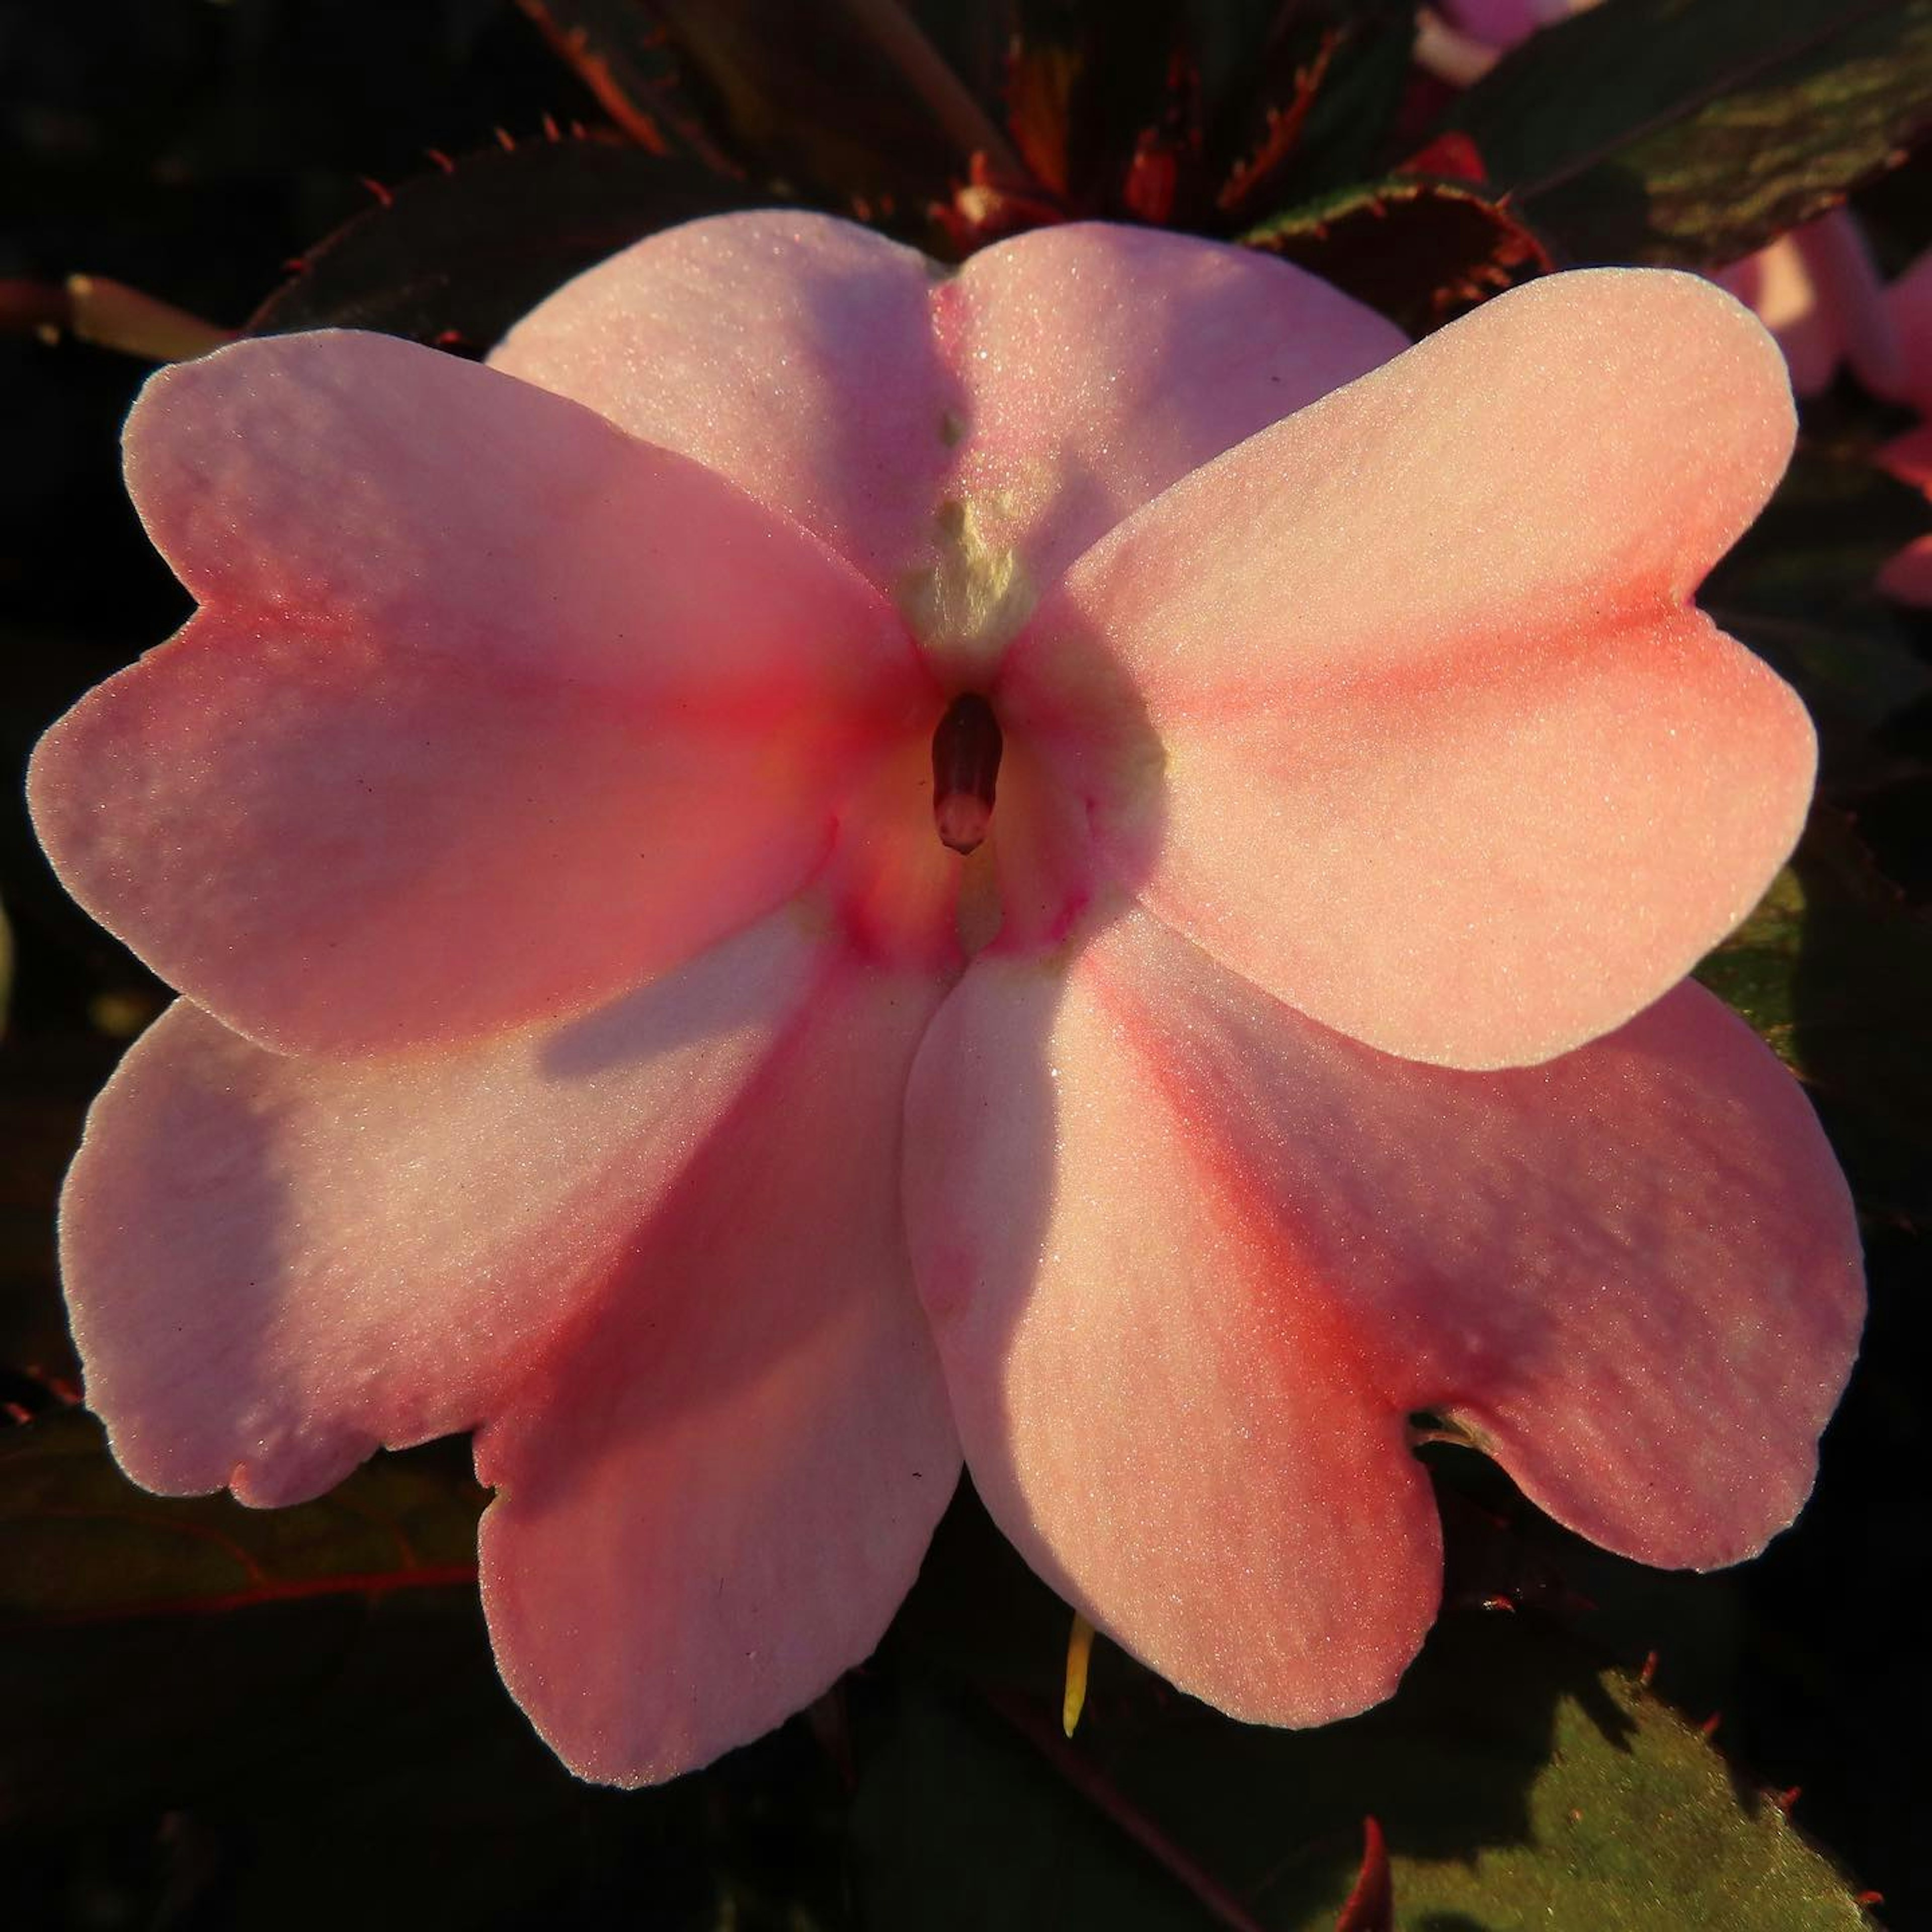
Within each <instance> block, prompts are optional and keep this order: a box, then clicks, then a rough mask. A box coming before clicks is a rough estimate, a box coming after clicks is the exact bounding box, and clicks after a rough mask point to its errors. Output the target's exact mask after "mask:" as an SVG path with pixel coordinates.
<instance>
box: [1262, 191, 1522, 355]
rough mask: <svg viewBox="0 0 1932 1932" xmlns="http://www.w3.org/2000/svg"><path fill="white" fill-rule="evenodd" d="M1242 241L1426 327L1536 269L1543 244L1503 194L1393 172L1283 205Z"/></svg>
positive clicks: (1404, 322) (1422, 331) (1409, 325)
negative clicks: (1302, 203) (1298, 204)
mask: <svg viewBox="0 0 1932 1932" xmlns="http://www.w3.org/2000/svg"><path fill="white" fill-rule="evenodd" d="M1241 239H1242V240H1243V241H1244V242H1248V243H1249V244H1250V245H1252V246H1253V247H1255V248H1265V249H1267V250H1268V251H1270V252H1271V254H1278V255H1281V256H1283V257H1286V259H1287V260H1289V261H1292V262H1295V263H1299V264H1300V266H1302V267H1303V268H1304V269H1312V270H1313V272H1315V273H1316V275H1321V276H1322V277H1324V278H1326V279H1327V280H1328V281H1331V282H1333V283H1334V284H1336V285H1337V287H1340V288H1343V289H1346V290H1348V292H1349V294H1351V295H1352V296H1355V298H1356V299H1358V301H1361V302H1367V304H1368V305H1370V307H1371V308H1377V309H1379V310H1381V311H1382V314H1385V315H1386V316H1388V317H1391V318H1393V319H1394V320H1395V321H1396V322H1397V323H1400V324H1401V326H1403V328H1405V329H1407V330H1409V332H1410V333H1411V334H1412V335H1426V334H1427V332H1429V331H1430V329H1438V328H1440V327H1441V326H1442V324H1443V323H1445V322H1448V321H1450V320H1453V319H1454V317H1456V316H1457V315H1460V314H1462V313H1463V311H1464V310H1466V309H1467V308H1471V307H1472V306H1473V305H1475V304H1476V303H1477V302H1481V301H1484V300H1485V299H1487V297H1489V296H1493V295H1496V294H1498V293H1500V292H1501V291H1502V290H1504V289H1506V288H1508V287H1511V286H1512V285H1513V284H1515V283H1517V282H1520V281H1529V279H1530V278H1532V277H1533V276H1535V275H1541V274H1542V273H1543V272H1544V271H1545V270H1546V269H1548V268H1549V267H1550V255H1549V251H1547V249H1546V248H1544V245H1543V244H1542V242H1541V241H1540V240H1539V239H1538V237H1537V236H1536V235H1535V233H1533V232H1532V230H1531V229H1529V227H1528V226H1526V225H1525V224H1524V223H1523V222H1522V221H1520V220H1518V219H1517V217H1516V215H1515V214H1514V213H1513V212H1512V211H1511V209H1510V208H1508V206H1507V205H1505V204H1504V203H1503V202H1499V201H1494V200H1491V199H1489V198H1488V197H1487V196H1485V195H1484V194H1481V193H1478V192H1477V191H1476V190H1475V189H1473V188H1471V187H1468V186H1467V185H1466V184H1463V183H1462V182H1460V181H1432V180H1428V179H1425V178H1421V177H1419V176H1416V175H1394V176H1391V178H1388V179H1387V180H1384V181H1378V182H1375V183H1373V184H1370V186H1368V187H1361V188H1355V189H1350V190H1346V191H1345V192H1343V193H1340V194H1337V195H1333V196H1330V197H1329V198H1328V199H1326V200H1325V201H1321V202H1314V203H1312V204H1310V205H1308V206H1307V207H1304V208H1296V209H1293V210H1291V211H1289V213H1287V214H1283V215H1279V216H1277V217H1275V218H1274V220H1271V221H1268V222H1264V223H1262V224H1261V225H1260V226H1258V227H1255V228H1252V229H1250V230H1249V231H1248V232H1247V234H1245V235H1244V236H1242V237H1241Z"/></svg>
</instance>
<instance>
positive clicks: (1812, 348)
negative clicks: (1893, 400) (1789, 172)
mask: <svg viewBox="0 0 1932 1932" xmlns="http://www.w3.org/2000/svg"><path fill="white" fill-rule="evenodd" d="M1712 280H1713V281H1715V282H1716V283H1717V284H1718V286H1719V287H1721V288H1723V289H1725V290H1729V292H1730V293H1731V294H1733V295H1734V296H1736V297H1737V299H1739V301H1740V302H1742V303H1744V304H1745V306H1746V307H1747V308H1750V309H1751V311H1753V312H1754V314H1756V315H1757V318H1758V320H1760V322H1762V323H1763V324H1764V326H1766V328H1767V329H1769V330H1770V331H1771V332H1772V335H1773V336H1774V337H1775V338H1777V341H1778V347H1780V348H1781V349H1782V350H1784V359H1785V361H1786V362H1787V364H1788V365H1790V370H1791V386H1792V388H1793V390H1794V391H1796V393H1797V394H1798V395H1801V396H1817V395H1823V393H1824V392H1825V391H1826V390H1827V389H1829V388H1830V387H1831V386H1832V380H1833V379H1834V377H1836V375H1837V374H1838V365H1839V364H1840V363H1841V362H1844V363H1846V364H1848V365H1849V367H1850V368H1851V369H1852V372H1853V373H1854V374H1855V375H1856V376H1857V377H1858V380H1859V381H1860V382H1861V383H1863V384H1864V386H1865V387H1866V388H1867V389H1869V390H1870V391H1871V392H1872V393H1873V395H1879V396H1895V395H1897V394H1898V393H1899V391H1900V386H1902V384H1903V381H1904V370H1903V364H1902V361H1901V359H1900V350H1899V344H1898V338H1897V331H1896V329H1894V326H1893V324H1892V321H1891V317H1890V315H1889V314H1888V312H1887V308H1886V303H1885V290H1884V287H1883V285H1882V284H1881V283H1880V281H1879V276H1878V270H1877V269H1876V267H1875V266H1873V262H1872V259H1871V255H1870V251H1869V250H1867V248H1866V246H1865V244H1864V236H1862V235H1861V233H1859V230H1858V223H1856V221H1855V220H1853V219H1852V216H1851V214H1850V213H1849V211H1847V210H1846V209H1844V208H1833V209H1832V211H1830V212H1829V214H1823V215H1820V217H1818V219H1817V220H1815V221H1811V222H1807V223H1805V225H1804V226H1802V227H1801V228H1794V229H1791V230H1790V233H1787V234H1784V235H1781V236H1779V237H1778V239H1777V240H1776V241H1775V242H1772V243H1770V244H1769V245H1768V246H1766V247H1765V248H1760V249H1759V250H1758V251H1757V253H1756V254H1752V255H1748V256H1746V257H1745V258H1744V260H1742V261H1739V262H1733V263H1731V264H1730V266H1728V267H1727V268H1724V269H1720V270H1718V272H1717V273H1716V274H1715V275H1714V276H1713V277H1712Z"/></svg>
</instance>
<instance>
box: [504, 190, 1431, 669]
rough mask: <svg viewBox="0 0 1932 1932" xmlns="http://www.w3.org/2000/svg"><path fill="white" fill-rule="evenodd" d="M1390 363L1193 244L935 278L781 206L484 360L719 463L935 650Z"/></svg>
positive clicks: (611, 280)
mask: <svg viewBox="0 0 1932 1932" xmlns="http://www.w3.org/2000/svg"><path fill="white" fill-rule="evenodd" d="M1402 346H1403V338H1402V335H1400V332H1399V331H1397V329H1394V327H1393V326H1391V324H1389V323H1387V322H1385V321H1384V320H1382V318H1381V317H1379V316H1378V315H1376V314H1374V312H1373V311H1371V310H1369V309H1367V308H1363V307H1362V306H1361V305H1360V304H1359V303H1357V302H1352V301H1351V300H1350V299H1349V298H1348V297H1346V296H1343V295H1342V294H1340V293H1339V292H1337V290H1334V289H1332V288H1331V287H1328V284H1325V283H1323V282H1321V281H1317V280H1316V278H1314V277H1313V276H1310V275H1306V274H1304V273H1303V272H1301V270H1299V269H1293V268H1291V267H1289V266H1287V265H1286V263H1280V262H1277V261H1274V260H1268V259H1267V258H1265V257H1261V256H1258V255H1256V254H1254V253H1253V251H1249V250H1246V249H1239V248H1230V247H1226V246H1223V245H1219V244H1217V243H1213V242H1202V241H1199V240H1198V239H1193V238H1191V237H1187V236H1175V235H1169V234H1162V233H1156V232H1154V231H1151V230H1145V229H1127V228H1118V227H1110V226H1104V225H1101V224H1097V223H1072V224H1068V225H1066V226H1059V227H1055V228H1050V229H1041V230H1039V231H1037V232H1035V233H1031V234H1028V235H1023V236H1017V237H1016V238H1015V239H1013V240H1011V241H1009V242H1001V243H1000V244H999V245H997V246H995V247H994V248H989V249H986V250H985V251H983V252H982V253H980V254H977V255H976V256H974V257H973V258H972V260H970V261H969V262H968V263H966V265H965V267H964V268H963V269H961V270H959V272H957V273H956V274H954V275H946V274H944V272H941V271H938V270H937V269H935V267H934V266H933V265H932V263H929V262H928V261H926V259H925V258H924V257H922V256H920V255H918V254H915V253H914V252H913V251H911V250H910V249H907V248H901V247H899V246H898V245H897V244H895V243H892V242H887V241H886V240H884V239H882V238H880V237H879V236H875V235H871V234H869V233H866V232H865V230H863V229H856V228H853V226H850V224H849V223H844V222H841V221H836V220H832V219H831V218H830V217H827V216H823V215H814V214H799V213H796V212H795V211H776V210H773V211H766V212H759V213H751V214H728V215H720V216H717V217H714V218H712V219H711V220H705V221H698V222H693V223H690V224H688V226H684V227H682V228H677V229H671V230H670V231H668V232H667V233H664V234H662V235H658V236H652V238H650V239H649V240H647V241H645V242H640V243H639V244H638V245H637V246H636V247H635V248H631V249H629V250H628V251H625V253H624V254H621V255H619V256H617V257H614V258H613V260H610V261H609V262H607V263H604V264H602V265H601V266H599V267H598V268H596V269H592V270H591V271H590V272H589V273H587V274H586V275H582V276H580V277H579V278H577V280H576V281H574V282H572V283H571V284H569V285H568V287H565V288H564V289H563V290H560V291H559V293H557V294H556V295H555V296H552V297H551V298H550V300H548V301H547V302H544V304H543V305H541V307H540V308H538V309H537V310H536V311H535V312H534V313H533V314H531V315H530V316H529V317H526V319H525V320H523V322H522V323H520V324H519V325H518V326H517V328H516V329H514V330H512V331H511V333H510V335H508V338H506V339H505V341H504V342H503V343H502V345H501V346H500V347H499V348H498V349H497V350H496V353H495V354H494V355H493V357H492V361H493V362H494V363H495V365H496V366H497V367H498V368H502V369H506V370H508V371H512V372H513V373H514V374H518V375H520V376H523V377H527V378H528V379H529V380H531V381H532V382H535V383H541V384H542V385H544V386H545V387H546V388H548V389H554V390H556V392H558V393H559V394H560V395H566V396H569V397H571V398H574V399H575V400H577V401H579V402H582V403H584V404H588V405H589V406H590V407H592V408H594V409H596V410H598V411H600V412H601V413H603V414H604V415H605V416H608V417H609V418H610V419H611V420H612V421H613V422H616V423H619V424H620V425H622V427H624V428H626V429H628V430H630V431H631V432H632V433H633V434H636V435H638V436H641V437H646V438H647V439H648V440H650V441H652V442H654V443H661V444H662V445H664V446H665V447H666V448H667V449H676V450H678V451H680V452H682V453H683V454H684V455H688V456H690V457H692V458H695V459H697V460H699V461H700V462H703V463H708V464H709V465H710V466H712V467H713V468H714V469H717V470H718V471H719V472H720V473H721V474H722V475H726V476H728V477H730V478H731V479H732V480H733V481H734V482H736V484H739V487H741V488H742V489H744V490H746V491H748V493H750V494H751V495H752V496H755V497H757V499H758V500H759V501H760V502H764V503H767V504H769V505H772V506H773V507H775V508H782V509H784V511H786V512H787V514H790V515H792V516H794V517H797V518H798V519H799V521H801V522H802V523H804V524H805V526H807V527H808V529H812V530H814V531H816V532H817V533H818V534H819V535H820V536H822V537H823V538H825V539H826V541H827V542H828V543H830V544H832V545H833V546H834V547H836V548H838V550H840V551H841V553H842V554H844V555H845V556H848V557H849V558H850V559H852V561H853V562H854V563H856V564H857V565H859V568H861V569H862V570H863V571H865V573H866V574H868V576H869V577H871V580H872V581H873V582H874V583H876V584H878V585H879V586H881V587H882V588H883V589H886V590H888V591H889V592H892V594H893V595H895V596H897V597H898V598H901V600H902V601H904V602H905V603H906V604H907V606H908V607H909V609H910V610H911V611H912V612H913V615H914V616H915V619H916V620H917V621H918V622H919V623H920V625H921V626H922V628H926V629H929V630H932V631H938V632H940V633H941V634H945V633H947V632H949V631H950V632H963V631H965V630H967V629H968V628H980V629H984V628H987V627H988V616H989V612H988V609H987V605H988V603H989V601H991V600H996V599H998V598H1002V597H1004V598H1007V599H1008V600H1009V601H1010V605H1011V607H1012V609H1013V611H1014V612H1015V613H1018V614H1022V615H1023V614H1024V610H1025V607H1027V605H1028V604H1029V603H1030V601H1031V598H1033V597H1034V596H1035V595H1037V594H1038V592H1039V591H1040V589H1043V587H1044V586H1046V585H1048V584H1050V583H1052V581H1053V580H1055V577H1058V574H1060V572H1061V571H1062V570H1063V569H1064V568H1065V566H1066V565H1067V563H1069V562H1071V561H1072V559H1073V558H1074V557H1075V556H1077V555H1078V554H1079V553H1080V551H1081V550H1083V549H1085V547H1087V546H1088V544H1091V543H1092V542H1093V541H1094V540H1095V539H1096V538H1098V537H1099V536H1100V535H1103V533H1104V532H1106V530H1107V529H1109V528H1110V527H1111V526H1112V525H1113V524H1114V523H1116V522H1118V520H1120V519H1121V517H1124V516H1125V515H1127V514H1128V513H1129V512H1130V511H1133V510H1134V509H1136V508H1139V506H1140V505H1141V504H1142V503H1144V502H1146V501H1147V500H1148V499H1149V498H1150V497H1151V496H1154V495H1156V494H1157V493H1158V492H1160V490H1163V489H1164V488H1165V487H1166V486H1167V485H1168V484H1169V483H1172V482H1173V481H1175V479H1176V478H1179V477H1181V476H1183V475H1186V474H1187V472H1188V471H1189V470H1190V469H1193V468H1194V467H1195V466H1196V465H1197V464H1199V463H1203V462H1205V461H1206V460H1208V458H1210V457H1212V456H1216V455H1220V452H1222V451H1223V450H1224V449H1229V448H1230V447H1232V446H1233V445H1234V444H1235V443H1238V442H1240V441H1241V440H1243V439H1244V437H1247V436H1250V435H1251V434H1253V432H1254V431H1256V430H1258V429H1260V428H1263V427H1265V425H1268V424H1269V423H1271V422H1275V421H1276V420H1277V419H1279V418H1280V417H1281V416H1284V415H1286V414H1287V413H1288V412H1289V411H1290V410H1296V409H1299V408H1301V407H1303V406H1304V404H1307V403H1310V402H1312V401H1314V400H1315V399H1316V398H1317V397H1318V396H1321V395H1325V394H1327V392H1328V391H1329V390H1331V389H1334V388H1335V387H1337V386H1338V385H1340V383H1345V382H1348V381H1349V380H1352V378H1354V377H1356V376H1358V375H1360V374H1363V373H1364V371H1367V370H1369V369H1371V368H1374V367H1375V366H1376V365H1377V364H1378V363H1379V362H1383V361H1385V360H1386V359H1388V357H1389V356H1392V355H1394V354H1395V353H1397V351H1398V350H1400V348H1401V347H1402ZM967 506H970V509H969V508H968V507H967ZM1000 641H1004V638H1001V640H1000Z"/></svg>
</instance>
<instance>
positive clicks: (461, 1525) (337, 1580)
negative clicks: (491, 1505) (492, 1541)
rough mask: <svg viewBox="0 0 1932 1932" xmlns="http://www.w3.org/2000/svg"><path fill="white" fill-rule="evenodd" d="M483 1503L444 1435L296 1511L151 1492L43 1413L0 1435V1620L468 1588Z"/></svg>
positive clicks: (75, 1417) (85, 1435) (72, 1417)
mask: <svg viewBox="0 0 1932 1932" xmlns="http://www.w3.org/2000/svg"><path fill="white" fill-rule="evenodd" d="M483 1501H484V1497H483V1493H482V1491H481V1490H479V1489H478V1487H476V1485H475V1483H474V1482H473V1481H472V1480H471V1479H470V1478H469V1475H468V1473H467V1471H466V1469H465V1468H464V1467H463V1460H462V1459H461V1458H460V1456H458V1455H454V1454H452V1452H451V1451H450V1450H449V1448H448V1447H447V1446H446V1445H439V1446H437V1447H434V1448H431V1449H428V1450H417V1451H411V1452H410V1454H407V1455H400V1456H379V1457H377V1458H376V1459H375V1460H374V1461H373V1462H371V1463H368V1464H367V1465H366V1466H365V1467H363V1468H362V1469H359V1470H358V1471H357V1472H356V1474H355V1475H353V1476H351V1477H350V1478H349V1480H348V1481H347V1482H344V1483H343V1484H340V1485H339V1486H338V1487H337V1488H335V1489H334V1490H332V1491H330V1493H329V1494H328V1495H327V1496H324V1497H323V1498H321V1499H320V1500H319V1501H317V1502H312V1503H305V1504H302V1505H300V1506H299V1507H298V1508H293V1509H284V1510H250V1509H245V1508H242V1505H240V1504H239V1503H238V1502H234V1501H233V1500H232V1499H229V1498H228V1497H226V1496H200V1497H189V1498H165V1497H160V1496H150V1495H148V1493H146V1491H145V1490H138V1489H136V1487H134V1486H133V1484H131V1483H130V1482H129V1481H127V1478H126V1477H124V1476H123V1475H121V1472H120V1471H119V1470H118V1469H116V1468H115V1466H114V1464H113V1461H112V1460H111V1459H110V1457H109V1455H108V1454H107V1446H106V1444H105V1442H104V1439H103V1437H102V1434H101V1427H100V1424H98V1422H96V1421H95V1419H94V1418H92V1416H90V1415H86V1414H85V1413H83V1412H81V1411H80V1410H77V1409H76V1410H70V1411H68V1412H65V1413H64V1414H58V1415H49V1416H46V1417H43V1418H41V1419H40V1420H39V1421H36V1422H34V1423H32V1424H28V1425H27V1426H26V1427H22V1428H19V1429H16V1430H11V1431H10V1432H9V1433H7V1434H6V1435H5V1436H0V1622H5V1623H11V1624H20V1623H32V1622H49V1621H52V1622H76V1621H87V1622H95V1621H99V1620H101V1619H110V1618H133V1617H140V1616H154V1615H157V1614H162V1613H166V1614H177V1613H190V1612H205V1611H211V1610H235V1609H240V1608H245V1607H249V1606H251V1605H254V1604H271V1603H284V1602H290V1601H297V1600H302V1599H312V1598H321V1597H344V1596H380V1595H386V1594H388V1593H389V1592H394V1591H398V1590H405V1589H425V1588H431V1589H433V1588H438V1587H444V1586H448V1587H452V1588H456V1589H469V1587H470V1586H472V1583H473V1580H474V1578H475V1564H476V1550H475V1544H476V1519H477V1517H478V1513H479V1511H481V1508H482V1505H483Z"/></svg>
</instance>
